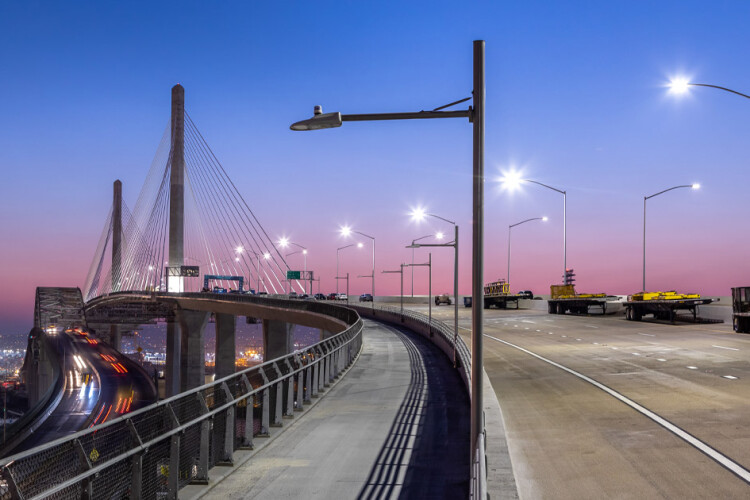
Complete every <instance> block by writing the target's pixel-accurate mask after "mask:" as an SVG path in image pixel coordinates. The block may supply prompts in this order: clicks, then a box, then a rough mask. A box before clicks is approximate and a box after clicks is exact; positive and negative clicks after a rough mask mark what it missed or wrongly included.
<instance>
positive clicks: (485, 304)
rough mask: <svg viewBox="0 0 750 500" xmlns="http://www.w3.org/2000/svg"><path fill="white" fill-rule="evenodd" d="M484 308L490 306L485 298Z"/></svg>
mask: <svg viewBox="0 0 750 500" xmlns="http://www.w3.org/2000/svg"><path fill="white" fill-rule="evenodd" d="M484 308H485V309H489V308H490V304H489V302H487V301H486V300H485V301H484Z"/></svg>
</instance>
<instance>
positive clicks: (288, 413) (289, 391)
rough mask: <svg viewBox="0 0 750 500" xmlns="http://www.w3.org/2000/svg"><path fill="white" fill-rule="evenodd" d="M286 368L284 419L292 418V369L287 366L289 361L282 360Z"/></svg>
mask: <svg viewBox="0 0 750 500" xmlns="http://www.w3.org/2000/svg"><path fill="white" fill-rule="evenodd" d="M284 362H285V363H286V366H287V367H288V368H289V376H288V377H287V383H286V408H285V409H284V418H293V417H294V375H293V374H292V371H293V368H292V366H291V365H290V364H289V360H288V359H286V360H284Z"/></svg>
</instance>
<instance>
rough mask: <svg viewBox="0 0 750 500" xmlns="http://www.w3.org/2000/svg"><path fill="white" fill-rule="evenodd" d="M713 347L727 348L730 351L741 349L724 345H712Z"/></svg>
mask: <svg viewBox="0 0 750 500" xmlns="http://www.w3.org/2000/svg"><path fill="white" fill-rule="evenodd" d="M711 347H715V348H717V349H727V350H729V351H739V349H735V348H734V347H724V346H723V345H712V346H711Z"/></svg>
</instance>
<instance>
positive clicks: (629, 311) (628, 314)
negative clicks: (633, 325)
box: [625, 307, 633, 321]
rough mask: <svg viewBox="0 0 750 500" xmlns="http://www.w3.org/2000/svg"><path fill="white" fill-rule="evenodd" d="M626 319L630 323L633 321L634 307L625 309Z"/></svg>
mask: <svg viewBox="0 0 750 500" xmlns="http://www.w3.org/2000/svg"><path fill="white" fill-rule="evenodd" d="M625 319H626V320H628V321H633V308H632V307H626V308H625Z"/></svg>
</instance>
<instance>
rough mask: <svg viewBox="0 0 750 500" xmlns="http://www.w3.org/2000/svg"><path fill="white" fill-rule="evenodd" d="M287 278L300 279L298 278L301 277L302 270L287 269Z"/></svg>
mask: <svg viewBox="0 0 750 500" xmlns="http://www.w3.org/2000/svg"><path fill="white" fill-rule="evenodd" d="M286 279H288V280H298V279H300V272H299V271H287V272H286Z"/></svg>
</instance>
